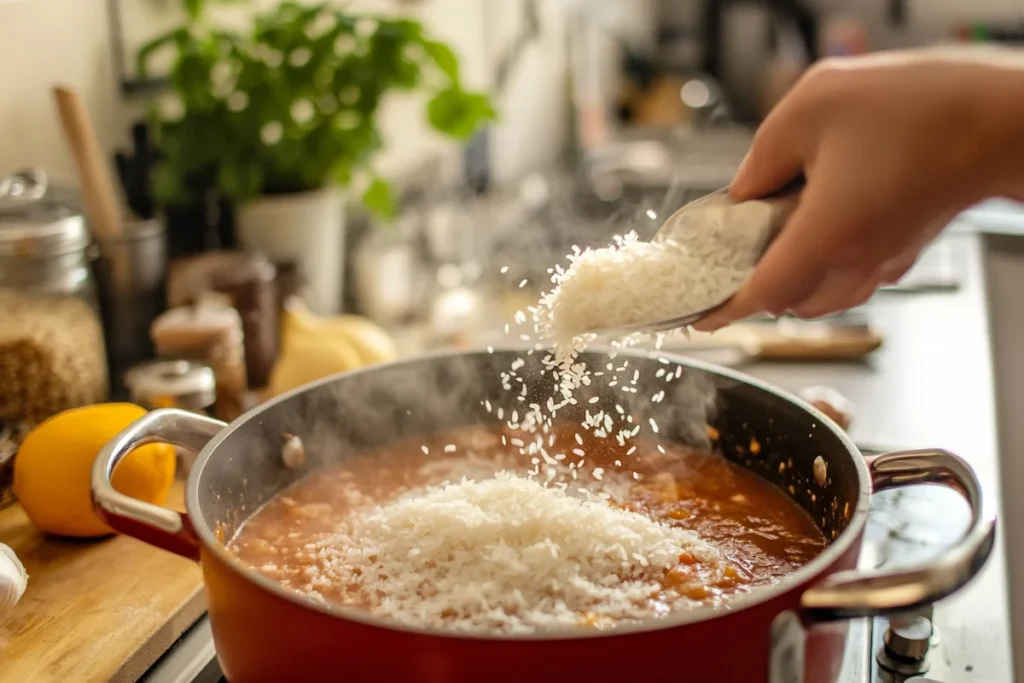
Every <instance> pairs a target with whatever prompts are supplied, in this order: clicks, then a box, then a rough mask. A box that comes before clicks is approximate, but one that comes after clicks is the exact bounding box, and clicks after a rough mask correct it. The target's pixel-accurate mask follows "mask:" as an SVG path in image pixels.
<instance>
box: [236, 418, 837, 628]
mask: <svg viewBox="0 0 1024 683" xmlns="http://www.w3.org/2000/svg"><path fill="white" fill-rule="evenodd" d="M519 443H520V442H518V441H517V437H516V434H515V433H514V432H512V431H510V430H508V429H506V428H493V429H491V428H486V427H467V428H462V429H458V430H451V431H447V432H444V433H441V434H438V435H435V436H433V437H430V438H427V439H422V438H418V439H415V440H409V441H405V442H399V443H396V444H393V445H391V446H389V447H387V448H384V449H380V450H378V451H374V452H370V453H366V454H364V455H359V456H355V457H350V458H346V459H345V460H343V461H342V462H341V463H340V464H338V465H335V466H331V467H326V468H323V469H321V470H319V471H317V472H314V473H313V474H311V475H310V476H308V477H306V478H304V479H303V480H301V481H299V482H298V483H297V484H295V485H293V486H291V487H290V488H288V489H286V490H285V491H283V492H282V493H280V494H278V495H277V496H275V497H274V498H273V499H272V500H271V501H270V502H269V503H267V504H266V505H265V506H264V507H263V508H262V509H260V510H259V511H258V512H257V513H256V514H255V515H253V516H252V518H250V519H249V520H248V521H247V522H246V523H245V524H244V525H243V526H242V527H241V528H240V529H239V530H238V532H237V533H236V534H235V536H234V538H232V539H231V540H230V542H229V543H228V548H229V549H230V550H231V551H232V552H233V553H234V554H235V555H236V556H237V557H238V558H240V559H241V560H242V561H243V562H245V563H246V564H248V565H250V566H251V567H253V568H254V569H255V570H256V571H258V572H260V573H261V574H263V575H265V576H267V577H268V578H270V579H272V580H274V581H276V582H278V583H280V584H281V585H283V586H285V587H286V588H289V589H291V590H294V591H297V592H300V593H304V594H309V595H311V597H314V598H316V599H320V600H324V601H326V602H329V603H335V604H343V605H355V606H361V607H366V608H369V607H371V606H370V605H367V604H365V600H362V599H359V598H358V597H355V596H354V594H353V590H352V587H351V586H347V585H344V584H342V585H328V586H324V585H318V586H317V587H316V590H315V591H313V590H311V588H310V576H311V575H313V574H314V573H316V571H317V562H318V559H317V553H316V552H312V551H311V548H313V547H314V546H315V544H316V543H317V542H319V541H321V540H323V539H325V538H327V537H329V536H331V535H332V534H333V533H334V532H335V531H336V530H337V529H338V528H339V526H342V525H344V524H345V522H346V520H347V519H349V518H350V516H351V515H355V514H358V513H359V510H361V509H362V510H365V509H367V507H368V506H374V505H378V504H382V503H386V502H388V501H390V500H393V499H395V498H396V497H398V496H400V495H403V494H405V493H408V492H410V491H412V490H415V489H417V488H420V487H423V486H429V485H437V484H440V483H442V482H445V481H458V480H460V479H461V478H462V477H463V476H466V477H468V478H470V479H483V478H487V477H489V476H492V475H493V474H494V473H495V472H497V471H499V470H509V471H513V472H518V473H527V472H529V471H530V470H533V469H536V463H535V462H532V458H531V457H530V456H526V455H522V454H521V453H520V448H518V444H519ZM634 447H635V448H634ZM630 449H632V452H630ZM548 452H550V453H558V454H561V455H562V457H561V458H560V459H559V460H560V463H564V465H565V467H564V468H560V469H559V473H558V476H557V477H556V478H555V481H556V482H557V481H563V482H565V483H567V484H569V485H570V486H571V487H573V488H574V489H575V488H578V487H584V488H586V489H587V490H589V491H592V492H594V493H597V494H602V493H603V494H605V495H606V496H608V497H609V500H610V502H611V503H612V504H613V505H616V506H620V507H623V508H626V509H628V510H631V511H634V512H638V513H641V514H644V515H647V516H649V517H651V518H652V519H654V520H656V521H660V522H664V523H666V524H668V525H671V526H677V527H681V528H684V529H687V530H690V531H693V532H695V533H697V534H699V536H700V537H701V539H703V540H704V541H707V542H708V543H710V544H711V545H713V546H714V547H715V548H716V549H717V550H718V552H719V553H720V554H721V556H722V557H723V558H724V560H725V567H724V571H716V572H710V571H703V570H702V568H701V566H700V564H701V563H700V562H699V561H697V560H695V558H693V557H688V556H686V553H683V554H682V555H681V556H680V557H679V564H678V566H676V567H673V568H671V569H670V570H668V571H667V572H665V575H664V578H663V579H662V586H663V589H664V593H663V594H661V595H657V596H652V600H655V601H664V604H665V605H667V606H669V607H666V611H667V610H669V609H672V610H674V609H677V608H678V607H679V605H680V604H683V603H685V604H687V605H691V606H692V605H699V604H721V603H722V602H726V601H728V599H729V598H730V597H731V596H733V595H736V594H740V593H744V592H748V591H750V590H751V589H753V588H756V587H758V586H764V585H770V584H773V583H775V582H777V581H779V580H780V579H781V578H782V577H784V576H786V575H787V574H790V573H792V572H793V571H795V570H796V569H797V568H799V567H800V566H802V565H804V564H806V563H807V562H809V561H810V560H811V559H813V558H814V557H815V556H816V555H818V553H820V552H821V550H822V549H823V548H824V547H825V545H826V540H825V537H824V535H823V534H822V532H821V531H820V530H819V529H818V528H817V527H816V526H815V524H814V522H813V521H812V520H811V518H810V516H809V515H808V514H807V513H806V512H805V511H804V510H803V509H802V508H800V507H799V506H798V505H797V504H796V503H794V502H793V501H792V500H790V499H789V498H788V497H787V496H786V495H785V494H784V493H783V492H782V491H781V490H779V489H778V488H776V487H775V486H773V485H772V484H770V483H769V482H767V481H765V480H764V479H761V478H760V477H758V476H757V475H755V474H753V473H751V472H748V471H747V470H744V469H743V468H741V467H739V466H738V465H735V464H733V463H731V462H729V461H728V460H726V459H725V458H723V457H721V456H719V455H717V454H714V453H706V452H701V451H697V450H694V449H691V448H688V447H686V446H682V445H680V444H677V443H672V442H669V441H667V440H657V439H637V440H634V441H633V442H630V443H628V444H627V445H625V446H622V445H619V444H617V443H616V441H615V440H614V439H597V438H594V437H593V436H591V435H590V433H589V432H585V431H584V430H582V429H577V428H574V427H573V426H568V427H564V426H563V427H560V428H556V429H555V430H554V434H553V442H552V444H551V447H550V448H548ZM581 454H582V455H581ZM541 479H542V480H543V479H544V477H543V476H542V477H541ZM695 577H697V578H698V579H699V580H698V581H696V582H695V581H694V578H695ZM676 598H681V599H680V600H677V599H676ZM583 621H584V622H585V621H586V620H585V619H584V620H583ZM593 625H595V626H603V625H605V624H597V623H595V624H593Z"/></svg>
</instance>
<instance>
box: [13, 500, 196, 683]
mask: <svg viewBox="0 0 1024 683" xmlns="http://www.w3.org/2000/svg"><path fill="white" fill-rule="evenodd" d="M171 506H172V507H176V508H178V509H183V506H182V485H181V484H180V483H179V484H177V485H176V486H175V489H174V490H173V491H172V493H171ZM0 542H3V543H6V544H7V545H9V546H11V547H12V548H14V551H15V553H17V555H18V557H19V558H20V559H21V561H22V563H24V565H25V569H26V570H27V571H28V574H29V578H28V589H27V590H26V591H25V595H24V596H23V597H22V599H21V602H19V603H18V604H17V605H15V607H14V608H13V609H12V610H11V611H9V612H5V613H3V614H0V682H2V683H8V682H10V683H72V682H73V683H87V682H89V683H91V682H92V681H97V682H99V681H114V682H115V683H134V681H136V680H138V678H139V677H140V676H142V674H143V673H145V671H146V670H147V669H148V668H149V667H150V666H152V664H153V663H154V662H155V661H156V660H157V659H158V658H159V657H160V655H161V654H163V653H164V651H166V650H167V649H168V648H169V647H170V646H171V645H172V644H173V643H174V641H175V640H177V639H178V637H179V636H180V635H181V634H182V633H183V632H184V631H185V630H186V629H187V628H188V627H189V626H191V625H192V624H193V623H195V621H196V620H197V619H198V618H199V617H200V616H201V615H202V613H203V612H204V611H205V609H206V604H205V603H206V601H205V599H204V594H203V582H202V575H201V573H200V570H199V565H198V564H196V563H195V562H192V561H190V560H186V559H184V558H181V557H178V556H176V555H172V554H171V553H168V552H166V551H163V550H159V549H157V548H154V547H152V546H148V545H146V544H145V543H142V542H141V541H136V540H135V539H133V538H128V537H126V536H115V537H113V538H109V539H105V540H101V541H68V540H59V539H54V538H52V537H48V536H45V535H43V534H41V533H40V532H39V531H37V530H36V529H35V527H33V526H32V525H31V523H30V522H29V521H28V518H27V517H26V516H25V513H24V512H23V511H22V509H21V507H20V506H18V505H12V506H10V507H8V508H5V509H3V510H0Z"/></svg>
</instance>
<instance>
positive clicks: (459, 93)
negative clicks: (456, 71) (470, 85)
mask: <svg viewBox="0 0 1024 683" xmlns="http://www.w3.org/2000/svg"><path fill="white" fill-rule="evenodd" d="M495 117H496V114H495V111H494V108H493V107H492V106H491V100H490V98H489V97H487V96H486V95H484V94H481V93H472V92H466V91H463V90H458V89H455V88H451V89H448V90H442V91H441V92H439V93H437V94H436V95H434V96H433V97H432V98H431V99H430V101H429V102H428V103H427V118H428V120H429V121H430V125H431V126H433V127H434V128H435V129H436V130H438V131H440V132H442V133H444V134H446V135H450V136H452V137H454V138H457V139H459V140H468V139H469V138H471V137H473V134H474V133H476V132H477V130H479V129H480V126H482V125H483V124H484V123H486V122H488V121H491V120H493V119H494V118H495Z"/></svg>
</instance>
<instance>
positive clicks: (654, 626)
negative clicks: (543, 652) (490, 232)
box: [185, 344, 871, 642]
mask: <svg viewBox="0 0 1024 683" xmlns="http://www.w3.org/2000/svg"><path fill="white" fill-rule="evenodd" d="M534 348H535V347H534V346H533V345H526V344H511V345H505V346H494V347H493V351H488V350H486V349H473V350H442V351H437V352H431V353H425V354H422V355H419V356H416V357H413V358H408V359H403V360H401V361H396V362H394V363H391V364H389V365H392V366H394V365H405V364H414V363H422V362H424V361H429V360H431V359H443V358H452V357H457V356H461V357H471V356H477V355H479V356H483V355H490V354H491V353H494V354H499V353H523V354H525V353H526V352H527V351H529V350H531V349H534ZM587 351H588V352H596V353H611V352H614V353H615V354H616V355H618V356H626V357H629V358H640V359H647V360H656V359H658V358H667V359H668V360H670V361H671V362H673V363H678V364H680V365H682V366H684V367H687V368H692V369H695V370H700V371H704V372H708V373H711V374H714V375H718V376H719V377H723V378H726V379H731V380H735V381H737V382H740V383H744V384H748V385H752V386H754V387H756V388H758V389H761V390H763V391H766V392H769V393H771V394H774V395H776V396H778V397H779V398H781V399H784V400H786V401H788V402H790V403H792V404H794V405H796V406H797V407H799V408H801V409H803V410H805V411H806V412H807V413H808V414H810V415H811V416H813V417H814V418H816V419H817V421H818V425H819V426H820V427H821V428H823V429H827V430H829V431H830V432H832V434H833V435H834V436H836V437H837V438H838V439H839V441H840V442H841V443H842V444H843V446H844V447H845V448H846V450H847V452H848V453H849V454H850V457H851V459H852V460H853V463H854V468H855V470H856V472H857V479H858V482H857V483H858V489H859V493H858V495H857V504H856V506H855V507H854V510H853V513H852V514H851V516H850V520H849V523H848V524H847V526H846V529H844V530H843V532H842V533H841V534H840V535H839V536H838V537H837V538H836V539H835V540H833V541H832V542H831V543H830V544H829V545H828V547H826V548H825V550H824V551H823V552H822V553H821V554H820V555H818V556H817V557H815V558H814V559H813V560H811V561H810V562H808V563H807V564H806V565H804V566H803V567H800V568H799V569H798V570H797V571H795V572H793V573H792V574H790V575H788V576H786V577H785V578H784V579H783V580H782V581H780V582H779V583H777V584H775V585H773V586H770V587H763V588H758V589H756V590H753V591H751V592H749V593H745V594H742V595H737V596H735V597H733V598H731V599H730V600H729V601H728V602H727V603H726V604H724V605H719V606H705V607H697V608H694V609H692V610H686V611H685V612H680V613H679V614H677V615H674V616H670V617H665V618H663V619H658V620H657V621H649V622H643V623H638V624H626V625H623V626H618V627H615V628H613V629H609V630H607V631H586V630H583V629H571V630H570V629H566V630H553V631H545V632H543V633H534V634H510V635H491V634H476V633H460V632H455V631H448V630H445V629H440V628H417V627H412V626H407V625H404V624H401V623H399V622H397V621H394V620H391V619H388V618H384V617H377V616H373V615H371V614H369V613H367V612H365V611H363V610H361V609H357V608H352V607H343V606H338V605H332V604H326V603H322V602H317V601H315V600H311V599H309V598H306V597H304V596H302V595H300V594H298V593H296V592H295V591H290V590H288V589H286V588H284V587H283V586H281V585H280V584H278V583H277V582H275V581H273V580H271V579H269V578H267V577H266V576H263V575H262V574H260V573H259V572H257V571H256V570H255V569H253V568H252V567H249V566H247V565H245V564H244V563H242V562H241V561H240V560H239V559H238V558H236V557H235V556H234V555H233V554H232V553H230V552H228V550H227V549H226V548H225V545H224V543H222V542H221V541H219V540H218V539H217V537H216V535H215V534H214V531H213V529H211V528H210V527H209V526H208V525H207V524H206V521H205V519H203V516H202V514H201V506H200V502H199V481H200V479H201V478H202V473H203V469H204V468H205V466H206V464H207V462H209V460H210V458H211V457H212V454H213V453H214V451H216V449H217V448H218V447H219V446H220V445H221V444H222V443H224V442H225V441H226V440H227V439H229V438H231V435H232V434H233V433H234V432H235V431H236V430H237V429H239V428H240V427H241V426H242V425H243V424H245V423H246V422H248V421H249V420H258V419H259V416H260V414H261V413H262V412H264V411H267V410H270V409H271V408H273V407H274V406H276V405H278V404H279V403H284V402H287V401H288V400H290V399H291V398H293V397H294V396H298V395H300V394H303V393H306V392H308V391H312V390H314V389H316V388H317V387H320V386H324V385H327V384H330V383H332V382H335V381H338V380H339V379H341V378H342V377H349V376H352V375H356V374H363V373H372V372H375V371H379V370H380V369H381V368H382V367H387V365H376V366H369V367H365V368H360V369H358V370H353V371H349V372H347V373H345V374H344V375H334V376H331V377H325V378H323V379H321V380H318V381H316V382H312V383H310V384H307V385H305V386H302V387H299V388H297V389H293V390H292V391H289V392H287V393H285V394H282V395H280V396H277V397H275V398H273V399H271V400H269V401H267V402H266V403H263V404H261V405H259V406H257V407H256V408H253V409H252V410H250V411H248V412H247V413H245V414H243V415H241V416H240V417H238V418H237V419H236V420H234V421H233V422H232V423H231V424H230V425H228V426H227V427H226V428H225V429H223V430H222V431H221V432H220V433H218V434H217V436H215V437H214V438H213V439H211V440H210V441H209V442H208V443H207V444H206V446H205V447H204V448H203V449H202V451H200V453H199V455H198V456H197V457H196V461H195V464H194V465H193V466H192V471H191V473H190V474H189V477H188V482H187V485H186V493H185V506H186V509H187V510H188V514H189V517H190V519H191V520H192V526H193V528H194V530H195V532H196V535H197V536H198V537H199V539H200V541H201V543H202V545H203V547H204V550H205V551H206V552H210V553H213V554H214V555H216V556H217V558H218V559H220V560H221V561H222V562H224V563H225V564H227V565H229V566H230V567H232V569H233V570H234V571H236V572H238V573H239V574H241V575H242V577H243V578H244V579H245V580H247V581H249V582H251V583H253V584H255V585H257V586H259V587H260V588H262V589H263V590H265V591H267V592H269V593H271V594H273V595H274V596H276V597H278V598H281V599H282V600H286V601H288V602H291V603H293V604H295V605H297V606H299V607H302V608H305V609H309V610H314V611H316V612H320V613H322V614H325V615H327V616H330V617H334V618H338V619H344V620H346V621H351V622H355V623H359V624H363V625H366V626H371V627H376V628H381V629H386V630H389V631H399V632H405V633H409V634H411V635H420V636H432V637H441V638H451V639H460V640H495V641H517V642H521V641H563V640H576V639H593V638H607V637H615V636H624V635H638V634H643V633H650V632H654V631H661V630H666V629H672V628H678V627H680V626H686V625H688V624H695V623H699V622H706V621H711V620H712V619H716V618H720V617H725V616H727V615H729V614H732V613H734V612H739V611H742V610H746V609H752V608H754V607H757V606H758V605H762V604H764V603H766V602H770V601H771V600H773V599H775V598H778V597H779V596H781V595H783V594H785V593H787V592H789V591H791V590H793V589H795V588H797V587H799V586H802V585H808V586H810V585H811V584H813V582H814V580H815V578H817V577H818V576H820V575H821V573H822V572H823V571H824V570H825V569H826V568H828V567H829V566H831V565H832V564H833V563H835V562H836V561H837V560H838V559H839V558H840V557H841V556H842V555H843V554H844V553H845V552H847V551H848V550H849V548H850V546H851V545H852V544H853V543H855V542H856V539H858V538H859V537H860V534H861V533H862V531H863V529H864V526H865V525H866V524H867V518H868V512H869V510H870V498H871V476H870V474H869V472H868V468H867V465H866V463H865V462H864V459H863V458H862V456H861V454H860V451H859V450H858V449H857V446H856V445H854V443H853V441H852V440H851V439H850V437H849V436H848V435H847V434H846V433H845V432H844V431H842V430H841V429H840V428H839V427H838V426H837V425H836V424H835V423H834V422H833V421H832V420H830V419H829V418H828V417H827V416H826V415H825V414H824V413H822V412H821V411H820V410H818V409H817V408H815V407H814V406H812V405H810V404H809V403H807V402H806V401H804V400H802V399H800V398H799V397H798V396H795V395H793V394H790V393H788V392H786V391H783V390H782V389H779V388H778V387H775V386H772V385H771V384H768V383H766V382H763V381H761V380H759V379H757V378H755V377H751V376H750V375H747V374H745V373H742V372H737V371H735V370H732V369H730V368H723V367H721V366H717V365H714V364H711V363H705V362H702V361H698V360H694V359H691V358H686V357H684V356H681V355H679V354H672V353H664V352H662V351H649V350H645V349H637V348H630V349H612V348H608V347H604V346H593V347H589V348H588V349H587Z"/></svg>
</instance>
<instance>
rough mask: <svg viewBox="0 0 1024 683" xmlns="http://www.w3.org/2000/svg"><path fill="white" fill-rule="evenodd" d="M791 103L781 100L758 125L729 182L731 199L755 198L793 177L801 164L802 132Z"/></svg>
mask: <svg viewBox="0 0 1024 683" xmlns="http://www.w3.org/2000/svg"><path fill="white" fill-rule="evenodd" d="M792 109H794V107H793V106H792V105H790V104H789V103H787V102H786V100H783V101H782V102H781V103H779V105H778V106H777V107H776V108H775V109H774V110H772V112H771V113H770V114H769V115H768V117H767V118H766V119H765V120H764V123H762V124H761V127H760V128H758V129H757V133H756V134H755V135H754V141H753V143H752V144H751V146H750V151H749V152H747V156H746V158H744V160H743V163H741V164H740V168H739V170H738V171H737V172H736V177H735V178H734V179H733V181H732V184H731V185H730V186H729V192H730V194H732V196H733V198H734V199H737V200H739V201H743V200H746V199H757V198H758V197H763V196H765V195H767V194H771V193H772V192H774V191H775V190H778V189H779V188H781V187H782V186H784V185H785V184H786V183H788V182H789V181H791V180H792V179H793V178H795V177H796V176H797V175H798V174H799V173H800V171H801V170H803V167H804V161H805V160H804V159H803V158H802V155H801V154H800V153H799V150H801V149H803V148H804V145H802V144H800V141H799V140H798V137H799V136H801V135H802V133H804V130H803V126H800V125H797V121H796V120H795V117H794V116H793V112H792V111H791V110H792Z"/></svg>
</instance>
